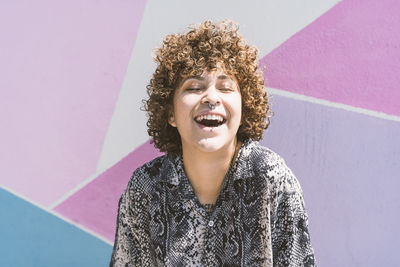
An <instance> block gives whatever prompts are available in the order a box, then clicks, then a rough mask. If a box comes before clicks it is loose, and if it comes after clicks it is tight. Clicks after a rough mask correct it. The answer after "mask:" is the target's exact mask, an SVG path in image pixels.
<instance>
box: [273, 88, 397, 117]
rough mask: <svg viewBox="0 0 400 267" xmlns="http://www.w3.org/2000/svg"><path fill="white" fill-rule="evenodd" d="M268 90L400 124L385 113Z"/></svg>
mask: <svg viewBox="0 0 400 267" xmlns="http://www.w3.org/2000/svg"><path fill="white" fill-rule="evenodd" d="M267 90H268V91H269V92H270V93H271V94H272V95H279V96H283V97H287V98H291V99H295V100H300V101H305V102H310V103H314V104H318V105H323V106H327V107H333V108H338V109H343V110H346V111H351V112H356V113H360V114H363V115H367V116H372V117H376V118H380V119H384V120H390V121H396V122H400V117H399V116H395V115H390V114H386V113H383V112H378V111H373V110H369V109H365V108H359V107H354V106H350V105H345V104H342V103H337V102H331V101H328V100H325V99H320V98H315V97H311V96H306V95H302V94H296V93H292V92H289V91H285V90H280V89H275V88H268V89H267Z"/></svg>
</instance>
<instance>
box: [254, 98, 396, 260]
mask: <svg viewBox="0 0 400 267" xmlns="http://www.w3.org/2000/svg"><path fill="white" fill-rule="evenodd" d="M272 102H273V103H272V110H273V111H274V116H273V117H272V119H271V125H270V128H268V129H267V130H266V132H265V136H264V138H263V140H262V141H261V143H262V144H263V145H265V146H268V147H270V148H271V149H273V150H274V151H276V152H278V154H280V155H281V156H282V157H283V158H284V159H285V161H286V163H287V164H288V166H289V167H290V168H291V169H292V170H293V172H294V174H295V175H296V177H297V178H298V179H299V181H300V184H301V186H302V188H303V191H304V198H305V202H306V208H307V210H308V215H309V217H310V234H311V241H312V243H313V247H314V250H315V254H316V259H317V262H318V265H319V266H332V267H333V266H371V267H372V266H397V265H398V257H397V255H398V252H397V251H398V248H399V247H400V231H399V227H398V222H399V221H400V194H399V188H400V179H399V178H400V175H399V174H400V164H399V159H400V123H399V122H395V121H389V120H383V119H380V118H375V117H370V116H366V115H363V114H359V113H355V112H349V111H346V110H342V109H337V108H332V107H328V106H323V105H319V104H315V103H309V102H303V101H298V100H294V99H290V98H286V97H282V96H277V95H274V96H273V98H272Z"/></svg>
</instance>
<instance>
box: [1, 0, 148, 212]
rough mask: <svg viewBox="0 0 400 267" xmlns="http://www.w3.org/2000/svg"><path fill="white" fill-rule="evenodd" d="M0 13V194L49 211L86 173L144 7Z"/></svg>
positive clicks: (11, 8) (6, 5)
mask: <svg viewBox="0 0 400 267" xmlns="http://www.w3.org/2000/svg"><path fill="white" fill-rule="evenodd" d="M0 5H1V7H0V32H1V37H0V38H1V45H0V46H1V48H0V58H1V60H0V73H1V79H0V92H1V93H0V94H1V95H0V106H1V112H0V128H1V133H0V135H1V138H0V147H1V150H0V169H1V170H2V175H1V177H0V184H3V185H4V186H5V187H7V188H10V189H11V190H12V191H14V192H17V193H18V194H20V195H23V196H25V197H27V198H29V199H31V200H32V201H33V202H35V203H39V204H40V205H42V206H49V205H50V204H51V203H53V202H55V201H56V200H58V199H60V198H61V197H62V196H63V195H65V193H67V192H69V191H70V190H72V189H73V188H75V187H76V186H77V185H78V184H80V183H81V182H82V181H84V180H85V179H87V178H88V177H90V176H91V175H93V174H94V173H96V165H97V161H98V158H99V156H100V153H101V149H102V145H103V142H104V139H105V136H106V133H107V129H108V126H109V123H110V120H111V117H112V115H113V112H114V107H115V103H116V101H117V98H118V94H119V91H120V88H121V86H122V81H123V79H124V76H125V72H126V68H127V65H128V62H129V58H130V54H131V51H132V48H133V46H134V43H135V38H136V32H137V30H138V26H139V24H140V19H141V15H142V11H143V9H144V6H145V0H139V1H113V2H108V1H94V0H88V1H49V0H39V1H35V3H33V2H32V3H31V2H29V1H22V2H21V1H9V2H4V1H2V3H1V4H0Z"/></svg>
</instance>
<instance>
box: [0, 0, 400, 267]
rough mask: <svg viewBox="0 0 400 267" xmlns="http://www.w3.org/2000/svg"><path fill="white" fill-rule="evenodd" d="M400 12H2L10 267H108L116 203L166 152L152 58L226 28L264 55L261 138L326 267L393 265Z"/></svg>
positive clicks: (131, 4)
mask: <svg viewBox="0 0 400 267" xmlns="http://www.w3.org/2000/svg"><path fill="white" fill-rule="evenodd" d="M398 14H400V2H398V1H395V0H380V1H373V0H343V1H338V0H326V1H319V0H307V1H306V0H301V1H273V0H263V1H255V2H251V1H250V2H245V1H240V2H239V1H237V2H232V1H227V0H224V1H211V0H204V1H201V2H198V1H197V2H194V1H178V0H173V1H162V0H157V1H156V0H148V1H146V0H134V1H133V0H131V1H94V0H90V1H61V2H60V1H50V0H39V1H35V2H32V1H23V0H19V1H7V2H5V1H3V2H2V3H0V32H1V36H0V38H1V43H0V59H1V60H0V73H1V74H0V93H1V97H0V107H1V112H0V127H1V131H0V137H1V138H0V146H1V149H0V169H1V175H0V185H1V188H0V216H1V219H0V251H1V256H0V266H107V265H108V261H109V258H110V255H111V250H112V244H113V239H114V231H115V221H116V214H117V205H118V199H119V196H120V194H121V193H122V191H123V190H124V188H125V186H126V184H127V182H128V180H129V177H130V174H131V173H132V172H133V170H134V169H135V168H136V167H138V166H139V165H141V164H143V163H144V162H146V161H148V160H150V159H152V158H154V157H155V156H157V155H159V152H158V151H156V150H155V149H154V148H153V147H152V146H151V145H150V144H149V141H148V136H147V134H146V128H145V122H146V117H145V114H144V113H143V112H142V111H140V106H141V99H143V98H145V97H146V94H145V86H146V84H147V82H148V81H149V79H150V76H151V73H152V71H153V69H154V63H153V62H152V59H151V52H152V49H153V48H154V47H156V46H158V45H159V44H160V43H161V40H162V37H163V36H164V35H166V34H168V33H172V32H177V31H182V30H184V29H185V27H186V25H188V24H190V23H198V22H200V21H203V20H205V19H215V20H221V19H224V18H230V19H233V20H235V21H237V22H238V23H239V24H240V25H241V26H240V31H241V32H242V34H243V35H244V36H245V37H246V38H247V39H248V41H249V43H251V44H255V45H257V46H258V47H259V49H260V55H261V58H262V60H261V64H263V65H266V66H267V68H266V71H265V78H266V81H267V87H268V91H269V93H270V94H271V95H272V109H273V111H274V113H275V115H274V117H273V118H272V122H271V126H270V128H269V129H268V130H267V131H266V134H265V137H264V139H263V140H262V141H261V143H262V144H263V145H265V146H268V147H270V148H272V149H273V150H275V151H276V152H278V153H279V154H281V155H282V156H283V157H284V158H285V159H286V161H287V163H288V165H289V166H290V167H291V168H292V170H293V171H294V173H295V174H296V176H297V177H298V179H299V180H300V183H301V184H302V187H303V191H304V195H305V200H306V205H307V209H308V213H309V217H310V232H311V238H312V241H313V245H314V249H315V253H316V257H317V260H318V263H319V265H320V266H395V265H396V264H397V262H398V260H397V250H398V248H399V247H400V232H399V229H398V221H399V220H400V194H399V193H398V188H400V180H399V178H400V163H399V162H400V88H399V84H400V75H399V65H400V49H399V43H400V31H398V29H400V16H399V15H398Z"/></svg>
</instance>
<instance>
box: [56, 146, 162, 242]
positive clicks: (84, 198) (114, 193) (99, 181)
mask: <svg viewBox="0 0 400 267" xmlns="http://www.w3.org/2000/svg"><path fill="white" fill-rule="evenodd" d="M160 155H162V154H161V153H160V152H158V150H156V149H155V148H154V146H153V145H152V144H150V143H149V142H147V143H145V144H143V145H142V146H140V147H139V148H137V149H135V150H134V151H132V152H131V153H130V154H129V155H128V156H126V157H125V158H123V159H122V160H121V161H120V162H118V163H117V164H116V165H114V166H113V167H111V168H110V169H108V170H107V171H105V172H104V173H103V174H101V175H99V176H98V177H97V178H96V179H95V180H94V181H92V182H91V183H89V184H88V185H87V186H85V187H84V188H83V189H81V190H80V191H78V192H77V193H75V194H74V195H73V196H71V197H70V198H68V199H67V200H66V201H64V202H63V203H61V204H60V205H59V206H57V207H56V208H55V210H56V211H57V212H59V213H61V214H62V215H64V216H66V217H68V218H70V219H71V220H73V221H75V222H77V223H79V224H81V225H84V226H85V227H87V228H88V229H91V230H93V231H95V232H96V233H98V234H100V235H101V236H104V237H105V238H107V239H108V240H111V241H114V234H115V225H116V218H117V208H118V200H119V198H120V196H121V194H122V192H123V191H124V190H125V187H126V185H127V184H128V181H129V178H130V177H131V175H132V173H133V171H134V170H135V169H136V168H138V167H140V166H141V165H143V164H144V163H145V162H147V161H150V160H151V159H153V158H155V157H157V156H160Z"/></svg>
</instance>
